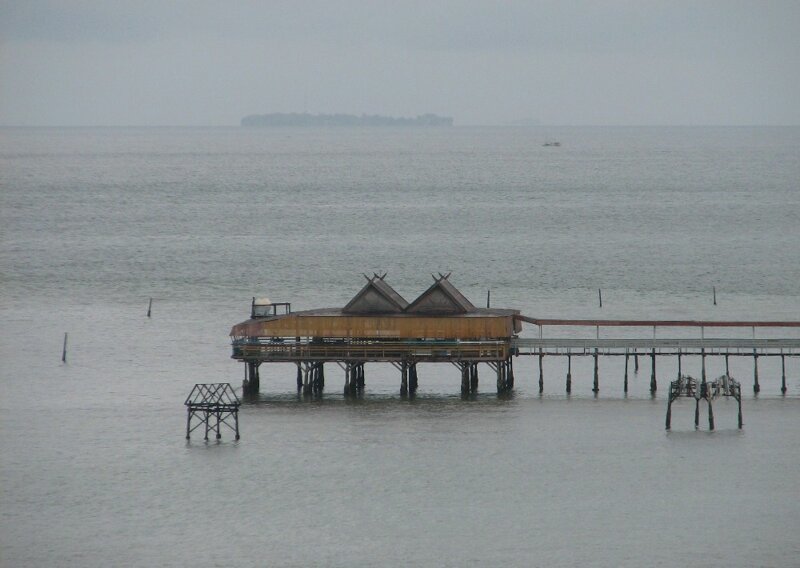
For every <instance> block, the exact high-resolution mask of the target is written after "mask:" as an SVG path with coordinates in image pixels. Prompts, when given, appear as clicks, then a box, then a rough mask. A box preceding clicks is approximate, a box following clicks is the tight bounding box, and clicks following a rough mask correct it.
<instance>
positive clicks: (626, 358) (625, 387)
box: [623, 349, 628, 394]
mask: <svg viewBox="0 0 800 568" xmlns="http://www.w3.org/2000/svg"><path fill="white" fill-rule="evenodd" d="M623 392H624V393H625V394H628V350H627V349H625V384H624V386H623Z"/></svg>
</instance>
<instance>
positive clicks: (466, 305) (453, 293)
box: [406, 274, 476, 315]
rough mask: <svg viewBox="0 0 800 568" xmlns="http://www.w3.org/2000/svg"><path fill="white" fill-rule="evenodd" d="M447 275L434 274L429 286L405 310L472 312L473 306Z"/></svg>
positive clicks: (451, 312) (431, 312)
mask: <svg viewBox="0 0 800 568" xmlns="http://www.w3.org/2000/svg"><path fill="white" fill-rule="evenodd" d="M449 277H450V274H439V278H437V277H436V276H434V277H433V280H434V282H433V284H432V285H431V287H430V288H428V289H427V290H425V291H424V292H423V293H422V294H420V296H419V298H417V299H416V300H414V301H413V302H411V305H409V306H408V308H406V312H408V313H412V314H436V315H447V314H465V313H469V312H474V311H475V310H476V308H475V306H473V305H472V302H470V301H469V300H468V299H467V298H466V296H464V294H462V293H461V292H459V291H458V289H457V288H456V287H455V286H453V285H452V284H451V283H450V280H448V278H449Z"/></svg>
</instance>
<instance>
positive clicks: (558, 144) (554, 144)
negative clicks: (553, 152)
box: [542, 141, 561, 146]
mask: <svg viewBox="0 0 800 568" xmlns="http://www.w3.org/2000/svg"><path fill="white" fill-rule="evenodd" d="M542 146H561V142H555V141H553V142H545V143H544V144H542Z"/></svg>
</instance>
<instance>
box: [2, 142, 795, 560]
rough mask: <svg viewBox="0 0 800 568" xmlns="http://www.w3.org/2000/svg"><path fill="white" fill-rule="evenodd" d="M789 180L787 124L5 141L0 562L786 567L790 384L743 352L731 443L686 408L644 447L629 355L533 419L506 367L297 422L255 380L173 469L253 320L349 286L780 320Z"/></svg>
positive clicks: (658, 407)
mask: <svg viewBox="0 0 800 568" xmlns="http://www.w3.org/2000/svg"><path fill="white" fill-rule="evenodd" d="M546 140H559V141H560V142H561V143H562V146H561V147H559V148H553V147H543V146H542V143H543V142H544V141H546ZM798 156H800V128H797V127H785V128H778V127H776V128H766V127H765V128H755V127H754V128H750V127H737V128H733V127H729V128H710V127H694V128H666V127H664V128H610V127H594V128H577V127H575V128H566V127H563V128H557V127H540V128H510V127H509V128H471V127H455V128H451V129H392V128H387V129H335V128H334V129H275V130H260V129H254V130H250V129H240V128H211V129H205V128H185V129H177V128H176V129H173V128H141V129H136V128H130V129H124V128H100V129H91V128H86V129H83V128H71V129H13V128H4V129H0V238H2V247H0V273H1V274H2V286H1V287H0V317H2V320H3V324H2V326H1V327H0V361H1V363H0V389H2V390H0V393H1V394H0V411H1V412H0V432H1V433H2V438H0V439H2V442H0V443H1V444H2V448H1V449H2V456H3V457H2V458H0V510H2V515H1V516H0V519H1V520H0V564H2V565H8V566H43V565H50V566H54V565H55V566H114V565H134V566H153V565H160V566H185V565H189V564H194V565H198V566H214V565H236V566H263V565H279V566H375V565H399V564H405V565H425V566H486V565H508V566H531V565H540V566H585V565H592V566H620V565H625V566H648V565H655V566H674V565H691V566H743V567H744V566H795V565H796V564H797V558H798V557H799V555H800V545H798V542H797V534H796V533H797V527H798V526H800V506H798V503H797V484H796V477H797V471H798V467H800V441H798V438H797V436H796V432H797V431H798V427H800V415H799V414H798V410H800V406H799V405H800V362H798V360H797V359H796V358H788V359H787V362H786V373H787V379H788V387H789V392H788V393H787V395H786V396H785V397H781V396H780V372H781V369H780V359H779V358H761V359H759V373H760V379H761V387H762V391H761V394H760V395H759V396H758V398H755V397H754V396H753V394H752V372H753V363H752V358H744V357H743V358H734V359H732V362H731V365H732V366H731V371H732V374H733V375H734V376H735V377H736V378H738V379H739V380H741V381H742V383H743V385H744V388H743V391H744V392H745V397H744V420H745V427H744V429H743V430H742V431H739V430H737V429H736V414H735V409H734V405H733V404H732V403H730V404H729V403H727V402H726V401H721V402H718V403H717V404H716V406H715V414H716V418H717V428H718V430H717V431H715V432H713V433H710V432H708V431H707V429H706V428H705V426H704V423H703V420H702V419H701V424H703V427H701V429H700V430H699V431H695V429H694V426H693V410H694V407H693V405H691V404H690V403H688V402H685V401H679V402H678V403H676V407H674V411H673V418H672V424H673V430H672V431H671V432H665V431H664V414H665V410H666V399H665V394H666V391H667V388H668V382H669V380H670V379H673V378H674V377H675V374H676V362H675V361H673V360H671V359H667V358H663V359H659V366H658V377H659V391H658V394H657V396H656V397H655V398H651V396H650V394H649V390H648V384H649V361H648V360H647V359H644V360H643V361H642V362H641V368H640V370H639V373H638V374H637V375H633V374H632V375H631V390H630V392H629V393H628V396H624V395H623V392H622V361H619V360H608V359H601V363H600V364H601V379H600V389H601V390H600V393H599V395H598V396H597V397H594V396H593V393H592V392H591V373H592V370H591V360H590V359H589V358H586V359H585V360H584V359H574V360H573V369H572V372H573V392H572V395H571V396H569V397H568V396H567V395H565V393H564V378H565V373H566V368H565V362H564V361H563V360H561V359H556V358H552V359H551V358H548V359H546V360H545V393H544V395H543V396H539V394H538V388H537V380H538V367H536V365H537V362H536V361H535V360H534V359H533V358H531V359H528V358H524V357H520V358H517V359H516V360H515V373H516V392H515V394H514V396H513V398H511V399H510V400H504V399H498V397H497V396H496V394H495V393H494V382H493V380H492V377H491V372H490V371H489V369H488V368H487V367H482V368H481V382H480V387H479V389H480V394H479V396H478V397H477V399H476V400H471V401H464V400H461V398H460V395H459V392H460V390H459V389H460V376H459V373H458V370H457V369H455V368H454V367H452V366H447V365H420V390H419V394H418V396H417V398H416V399H415V400H413V401H403V400H401V399H400V397H399V383H400V379H399V373H398V372H397V371H396V370H395V369H393V368H392V367H391V366H389V365H378V364H368V365H367V366H366V393H365V396H364V399H363V400H359V401H346V400H344V398H343V397H342V394H341V390H342V389H341V387H342V385H343V373H342V372H341V371H340V370H339V369H338V368H337V367H335V366H334V365H328V367H327V372H326V379H327V380H326V389H327V390H326V393H325V395H324V397H323V399H322V400H321V401H316V402H313V403H308V402H304V401H301V400H298V399H297V398H296V396H295V394H294V371H293V367H291V366H283V365H277V366H267V365H265V366H263V367H262V381H261V398H260V401H259V402H258V403H253V404H247V405H246V406H244V407H243V410H242V413H241V427H242V439H241V441H239V442H238V443H235V442H233V441H232V436H231V435H230V433H229V432H225V433H224V434H223V440H222V442H221V443H216V442H212V443H208V444H206V443H204V442H203V441H202V436H201V435H197V436H195V437H194V438H193V439H192V441H191V442H190V443H188V444H187V443H186V442H185V440H184V439H183V434H184V431H183V428H184V420H185V411H184V409H183V406H182V403H183V400H184V398H185V396H186V394H188V392H189V390H190V389H191V387H192V385H193V384H194V383H198V382H219V381H229V382H231V383H232V384H233V385H234V386H235V387H237V388H238V387H239V385H240V383H241V379H242V368H241V365H239V364H236V363H235V362H233V361H232V360H230V345H229V339H228V336H227V334H228V332H229V330H230V326H231V325H232V324H234V323H236V322H239V321H241V320H244V319H246V318H247V316H248V314H249V304H250V299H251V298H252V297H253V296H268V297H270V298H271V299H273V300H274V301H289V302H292V307H293V309H295V310H299V309H307V308H313V307H326V306H342V305H344V304H345V303H346V302H347V301H348V300H349V299H350V298H351V297H352V296H353V295H354V294H355V293H356V292H357V291H358V289H359V288H360V287H361V285H362V283H363V277H362V276H361V273H362V272H366V273H368V274H369V273H371V272H373V271H388V276H387V280H388V281H389V282H390V283H391V284H392V285H393V286H394V287H395V288H396V289H397V290H398V291H399V292H400V293H402V294H403V295H404V296H405V297H406V299H408V300H412V299H414V298H415V297H416V296H417V295H418V294H419V293H420V292H422V291H423V290H424V289H425V288H427V286H428V285H429V284H430V282H431V280H430V273H432V272H433V273H437V272H440V271H441V272H452V276H451V280H452V281H453V283H454V284H455V285H456V286H457V287H459V289H461V290H462V291H463V292H464V293H465V294H466V295H467V296H468V297H469V298H470V299H471V300H472V301H473V302H474V303H475V304H476V305H483V304H484V302H485V297H486V290H487V289H491V290H492V305H493V306H495V307H509V308H517V309H520V310H521V311H522V313H523V314H525V315H529V316H533V317H604V318H628V317H631V318H643V319H644V318H664V319H683V318H698V319H721V320H722V319H753V320H758V319H761V320H767V319H770V320H773V319H774V320H798V319H800V285H798V282H800V249H799V248H798V242H800V222H798V220H799V219H800V188H798V180H800V161H799V160H798ZM712 287H716V289H717V295H718V305H717V306H713V305H712V302H711V290H712ZM598 288H602V290H603V308H602V309H600V308H599V307H598V305H597V289H598ZM150 297H153V298H154V304H153V317H152V318H150V319H148V318H146V317H145V313H146V310H147V302H148V298H150ZM64 332H69V352H68V363H67V364H65V365H62V364H61V362H60V355H61V342H62V339H63V333H64ZM537 332H538V331H537V330H535V329H534V328H527V327H526V329H525V331H524V334H525V335H533V334H535V333H537ZM626 332H630V330H626ZM545 333H546V334H551V335H555V334H556V331H553V330H547V329H546V330H545ZM568 333H573V334H574V333H578V332H575V331H568ZM589 333H590V334H593V333H594V331H593V330H591V331H590V332H589ZM601 333H607V334H608V335H611V334H612V333H616V334H619V333H622V332H620V331H613V332H612V331H606V332H601ZM647 333H649V332H647ZM675 333H676V334H677V333H678V332H677V331H676V332H675ZM680 333H682V334H691V333H693V332H692V331H691V330H690V331H681V332H680ZM741 333H744V334H745V336H747V335H748V334H749V333H750V331H749V330H744V331H742V332H741ZM758 333H759V334H763V336H767V333H768V332H766V331H763V332H762V331H758ZM795 333H796V332H795ZM788 334H789V332H786V331H784V332H780V333H778V334H777V335H788ZM773 335H776V334H774V333H773ZM707 336H708V332H707ZM708 364H709V374H710V376H712V377H715V376H717V375H718V374H720V373H721V372H722V371H723V370H724V363H723V362H722V361H721V360H718V359H714V358H711V359H710V360H709V361H708ZM699 367H700V362H699V360H698V359H697V358H694V359H688V360H686V361H684V370H685V371H686V372H690V373H693V374H698V373H699ZM704 417H705V415H703V419H704Z"/></svg>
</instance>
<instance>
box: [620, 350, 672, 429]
mask: <svg viewBox="0 0 800 568" xmlns="http://www.w3.org/2000/svg"><path fill="white" fill-rule="evenodd" d="M628 359H629V357H628V350H627V349H626V350H625V382H624V383H623V386H622V390H623V392H624V393H625V394H628ZM667 428H669V426H667Z"/></svg>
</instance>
